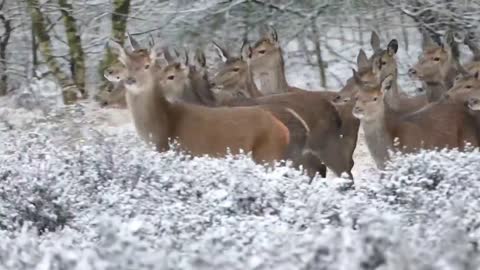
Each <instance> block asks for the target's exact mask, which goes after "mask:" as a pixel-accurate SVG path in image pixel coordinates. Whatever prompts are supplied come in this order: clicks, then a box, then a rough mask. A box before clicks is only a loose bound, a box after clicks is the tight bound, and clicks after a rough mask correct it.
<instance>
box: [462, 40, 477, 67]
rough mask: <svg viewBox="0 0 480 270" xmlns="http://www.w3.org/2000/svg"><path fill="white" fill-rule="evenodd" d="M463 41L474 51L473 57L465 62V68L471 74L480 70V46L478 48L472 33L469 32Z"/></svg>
mask: <svg viewBox="0 0 480 270" xmlns="http://www.w3.org/2000/svg"><path fill="white" fill-rule="evenodd" d="M463 43H464V44H465V45H467V47H468V48H469V49H470V51H471V52H472V53H473V58H472V59H471V61H470V62H469V63H467V64H465V69H466V70H467V71H468V72H470V73H471V74H475V73H476V72H480V48H478V46H477V44H475V41H474V40H473V38H472V36H471V33H467V35H465V38H464V40H463Z"/></svg>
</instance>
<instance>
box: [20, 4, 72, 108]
mask: <svg viewBox="0 0 480 270" xmlns="http://www.w3.org/2000/svg"><path fill="white" fill-rule="evenodd" d="M27 3H28V7H29V10H30V14H31V16H32V27H33V32H34V34H35V36H36V38H37V39H38V44H39V50H40V52H41V53H42V55H43V58H44V59H45V62H46V64H47V66H48V67H49V69H50V71H51V73H52V75H53V76H54V77H55V79H57V81H58V82H59V84H60V86H61V87H62V89H63V92H62V94H63V102H64V103H65V104H71V103H73V102H75V101H76V100H77V87H76V86H75V83H74V81H72V79H71V78H70V77H69V76H68V74H67V73H65V72H64V71H63V70H62V66H61V65H60V63H59V62H58V61H57V59H56V58H55V57H54V53H53V52H54V49H53V46H52V42H51V39H50V36H49V35H48V32H47V24H46V21H47V20H46V19H45V17H44V16H43V14H42V12H41V11H40V5H39V2H38V0H27Z"/></svg>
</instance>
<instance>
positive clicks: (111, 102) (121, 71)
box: [97, 63, 127, 109]
mask: <svg viewBox="0 0 480 270" xmlns="http://www.w3.org/2000/svg"><path fill="white" fill-rule="evenodd" d="M103 76H104V77H105V79H106V80H107V81H109V82H111V83H112V84H113V88H109V89H108V90H107V91H100V92H99V94H98V95H97V100H99V102H100V105H101V106H102V107H106V106H109V107H117V108H120V109H126V108H127V101H126V100H125V85H124V83H123V80H124V78H125V77H126V71H125V67H124V66H123V64H121V63H115V64H113V65H111V66H109V67H107V68H106V69H105V71H104V73H103Z"/></svg>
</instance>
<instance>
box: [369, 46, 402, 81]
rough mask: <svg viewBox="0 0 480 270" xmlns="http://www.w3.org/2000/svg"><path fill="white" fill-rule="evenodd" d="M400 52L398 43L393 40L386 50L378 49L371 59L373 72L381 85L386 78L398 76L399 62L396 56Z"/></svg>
mask: <svg viewBox="0 0 480 270" xmlns="http://www.w3.org/2000/svg"><path fill="white" fill-rule="evenodd" d="M397 51H398V41H397V40H396V39H392V40H391V41H390V42H389V43H388V45H387V48H386V49H378V50H377V52H376V53H375V54H374V55H373V57H372V59H371V63H372V72H373V74H374V76H375V77H376V80H377V83H380V82H381V81H383V79H385V77H386V76H388V75H390V74H392V75H394V76H396V75H397V61H396V59H395V55H396V54H397Z"/></svg>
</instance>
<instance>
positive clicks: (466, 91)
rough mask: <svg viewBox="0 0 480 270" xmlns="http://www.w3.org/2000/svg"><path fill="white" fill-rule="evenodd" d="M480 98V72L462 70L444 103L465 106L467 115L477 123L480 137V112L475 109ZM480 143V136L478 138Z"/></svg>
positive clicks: (445, 96) (446, 94) (446, 95)
mask: <svg viewBox="0 0 480 270" xmlns="http://www.w3.org/2000/svg"><path fill="white" fill-rule="evenodd" d="M479 97H480V72H479V71H476V72H475V73H474V74H471V73H470V72H469V71H468V70H466V69H463V68H461V72H460V74H459V75H458V76H457V78H456V79H455V82H454V84H453V87H452V88H450V89H449V90H448V91H447V92H446V93H445V95H444V99H442V102H447V103H454V104H458V105H459V106H462V105H463V106H465V107H464V109H465V111H466V113H468V114H469V115H471V116H472V117H473V119H474V122H475V127H476V129H477V135H480V111H478V110H475V109H472V108H475V106H476V103H477V100H478V98H479ZM478 139H479V141H480V136H479V137H478Z"/></svg>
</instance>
